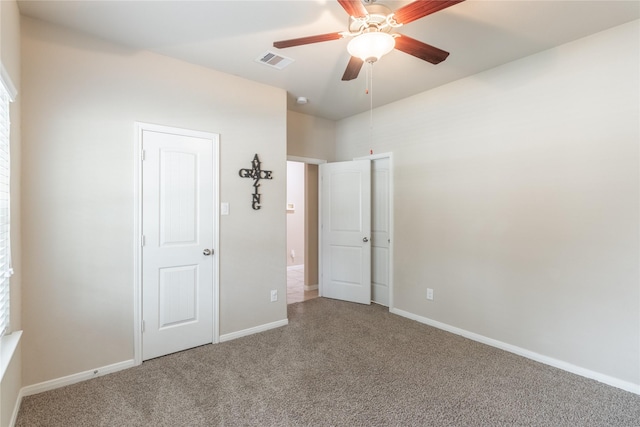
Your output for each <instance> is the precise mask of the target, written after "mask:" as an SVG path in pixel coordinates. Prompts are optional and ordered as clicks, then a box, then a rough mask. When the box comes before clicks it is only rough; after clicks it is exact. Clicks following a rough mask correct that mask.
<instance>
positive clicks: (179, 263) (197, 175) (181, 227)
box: [142, 129, 217, 360]
mask: <svg viewBox="0 0 640 427" xmlns="http://www.w3.org/2000/svg"><path fill="white" fill-rule="evenodd" d="M176 132H182V133H172V132H169V131H154V130H148V129H144V130H143V133H142V149H143V162H142V234H143V247H142V315H143V322H144V323H143V328H144V329H143V337H142V359H143V360H147V359H151V358H154V357H158V356H162V355H165V354H169V353H173V352H176V351H181V350H185V349H188V348H192V347H196V346H199V345H203V344H207V343H211V342H212V341H213V331H214V314H213V313H214V305H213V301H214V295H213V293H214V291H213V289H214V261H213V248H214V210H213V204H214V171H213V168H214V160H213V159H214V157H213V153H214V140H215V138H217V136H215V135H213V134H211V137H208V136H207V135H209V134H203V133H195V132H194V133H193V134H192V135H190V134H189V131H182V130H176ZM216 141H217V140H216Z"/></svg>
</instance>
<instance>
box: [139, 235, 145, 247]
mask: <svg viewBox="0 0 640 427" xmlns="http://www.w3.org/2000/svg"><path fill="white" fill-rule="evenodd" d="M144 243H145V239H144V234H143V235H142V236H140V246H144Z"/></svg>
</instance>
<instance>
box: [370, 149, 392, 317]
mask: <svg viewBox="0 0 640 427" xmlns="http://www.w3.org/2000/svg"><path fill="white" fill-rule="evenodd" d="M389 182H390V169H389V158H382V159H375V160H373V161H372V162H371V186H372V188H371V201H372V212H371V216H372V218H371V223H372V225H371V246H372V249H371V254H372V265H373V271H372V284H371V287H372V289H371V292H372V300H373V302H375V303H377V304H381V305H384V306H389V263H390V261H391V260H390V251H389V247H390V243H389V242H390V240H389V239H390V237H391V236H390V224H391V222H390V207H389V206H390V205H389V203H390V199H389Z"/></svg>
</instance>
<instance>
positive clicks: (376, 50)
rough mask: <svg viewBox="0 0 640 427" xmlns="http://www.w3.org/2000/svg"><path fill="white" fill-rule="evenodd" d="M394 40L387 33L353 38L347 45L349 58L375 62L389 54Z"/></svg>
mask: <svg viewBox="0 0 640 427" xmlns="http://www.w3.org/2000/svg"><path fill="white" fill-rule="evenodd" d="M395 45H396V40H395V39H394V38H393V37H392V36H391V34H389V33H381V32H371V33H364V34H360V35H359V36H357V37H354V38H353V39H352V40H351V41H350V42H349V44H348V45H347V51H349V54H350V55H351V56H355V57H357V58H360V59H362V60H363V61H365V62H376V61H377V60H378V59H380V58H382V56H383V55H386V54H387V53H389V52H391V51H392V50H393V48H394V47H395Z"/></svg>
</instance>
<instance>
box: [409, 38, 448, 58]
mask: <svg viewBox="0 0 640 427" xmlns="http://www.w3.org/2000/svg"><path fill="white" fill-rule="evenodd" d="M396 49H398V50H401V51H402V52H404V53H408V54H409V55H413V56H415V57H416V58H420V59H422V60H424V61H427V62H431V63H432V64H439V63H441V62H442V61H444V60H445V59H447V56H449V52H447V51H444V50H442V49H438V48H437V47H434V46H431V45H428V44H426V43H423V42H421V41H419V40H416V39H412V38H411V37H407V36H404V35H400V36H399V37H396Z"/></svg>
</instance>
